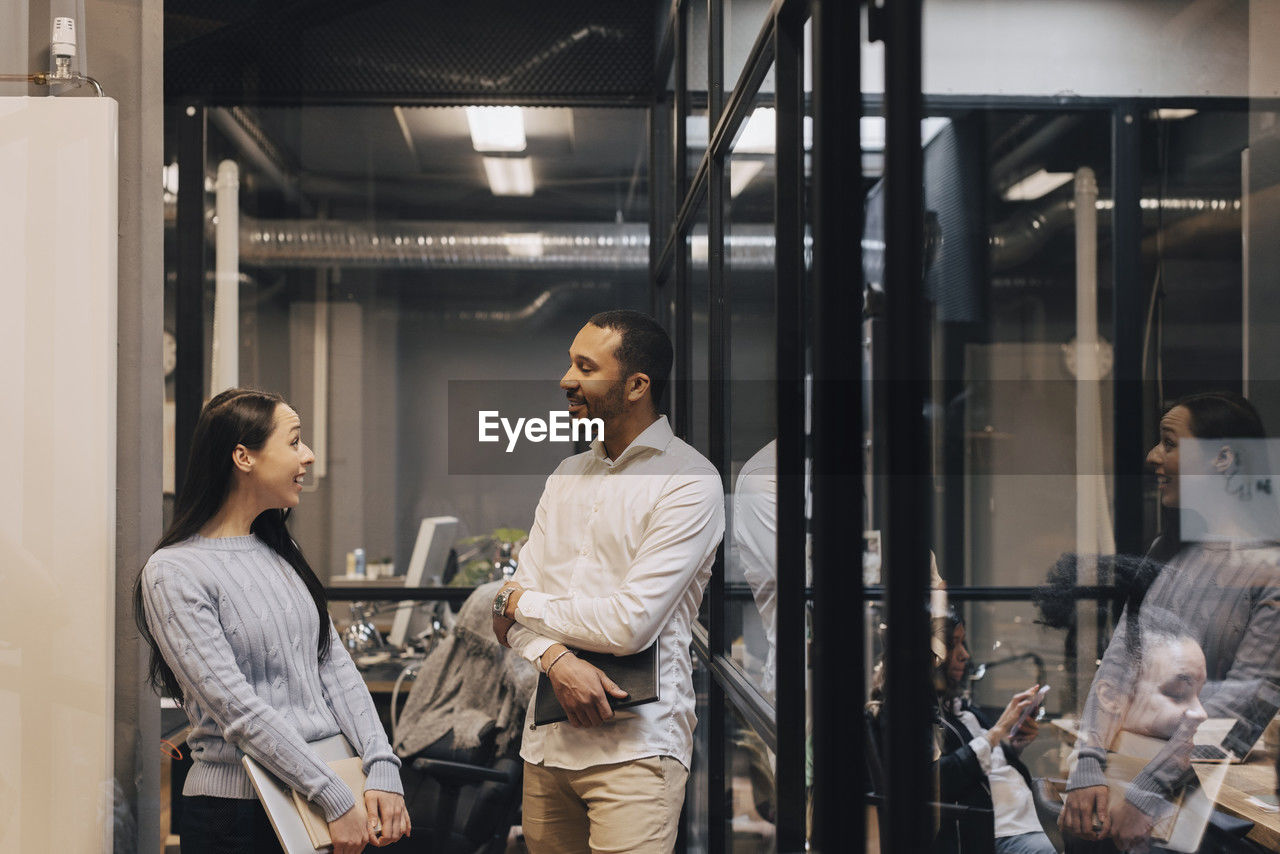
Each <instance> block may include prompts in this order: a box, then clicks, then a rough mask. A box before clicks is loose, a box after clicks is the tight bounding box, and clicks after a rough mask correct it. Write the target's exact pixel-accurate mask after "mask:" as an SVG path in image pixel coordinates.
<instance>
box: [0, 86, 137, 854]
mask: <svg viewBox="0 0 1280 854" xmlns="http://www.w3.org/2000/svg"><path fill="white" fill-rule="evenodd" d="M116 146H117V105H116V102H115V101H114V100H111V99H109V98H0V450H2V451H3V455H4V456H3V461H2V462H0V465H2V466H3V469H4V473H3V475H0V850H3V851H76V852H93V851H107V850H110V835H111V808H112V743H113V731H112V724H113V721H112V709H113V691H114V648H115V644H114V633H115V622H114V621H115V605H114V599H115V536H116V531H115V519H116V512H115V508H116V495H115V491H116V469H115V466H116V316H117V312H116V251H117V240H118V230H117V207H116V201H117V197H116V193H117V178H116V175H117V150H116Z"/></svg>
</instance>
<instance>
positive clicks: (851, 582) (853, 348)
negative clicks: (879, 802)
mask: <svg viewBox="0 0 1280 854" xmlns="http://www.w3.org/2000/svg"><path fill="white" fill-rule="evenodd" d="M859 23H860V22H859V18H858V4H856V3H849V2H846V0H814V2H813V52H814V56H813V161H812V162H813V176H812V182H811V186H812V190H811V193H812V204H813V278H812V283H811V290H812V299H813V319H814V330H813V518H812V520H811V522H810V524H811V527H812V531H811V534H812V540H813V611H814V613H813V653H812V656H813V661H812V667H813V674H814V679H813V700H812V704H811V705H812V709H813V797H814V806H813V837H814V838H813V840H812V841H813V850H814V851H819V852H830V854H834V852H837V851H840V852H846V851H862V850H863V848H864V840H865V839H866V827H865V820H864V819H865V810H864V808H863V804H862V793H864V792H866V791H867V790H868V786H867V782H866V780H865V779H864V778H865V776H866V775H865V769H866V767H867V765H866V758H865V756H864V755H863V750H864V747H865V745H864V743H863V739H862V727H860V726H858V725H857V723H858V721H857V720H856V717H857V715H856V710H857V709H859V708H861V706H862V700H863V683H864V681H865V675H864V673H863V663H862V662H863V656H864V650H863V637H864V635H863V632H862V625H861V624H862V619H861V617H862V613H863V611H864V606H863V605H862V574H861V572H859V571H857V569H856V566H857V564H856V563H855V564H854V565H855V569H854V571H850V557H851V555H850V548H849V543H850V526H851V525H855V524H860V521H859V520H861V519H862V515H863V510H862V470H861V469H862V454H861V446H862V442H861V429H860V426H859V425H861V424H862V405H861V404H862V385H861V365H860V362H859V360H860V356H861V353H862V348H861V347H860V346H858V345H857V329H858V328H859V327H858V325H857V324H856V322H855V318H857V317H858V316H859V315H861V313H862V299H861V297H862V288H861V283H862V276H861V270H862V250H861V243H860V242H859V241H855V240H852V239H851V235H860V234H862V206H861V205H859V204H850V200H851V199H859V198H861V186H860V185H861V179H862V168H861V158H860V157H858V156H856V154H857V152H858V151H859V144H860V143H859V134H858V121H857V117H858V116H859V114H860V110H861V100H862V99H861V97H860V95H859V92H860V89H861V86H860V79H861V78H860V60H859V48H858V45H859V44H860V43H861V42H860V32H859ZM851 334H852V335H853V336H854V337H853V343H852V344H851V341H850V338H851ZM854 530H855V531H856V530H857V528H855V529H854ZM854 551H855V552H856V549H855V550H854Z"/></svg>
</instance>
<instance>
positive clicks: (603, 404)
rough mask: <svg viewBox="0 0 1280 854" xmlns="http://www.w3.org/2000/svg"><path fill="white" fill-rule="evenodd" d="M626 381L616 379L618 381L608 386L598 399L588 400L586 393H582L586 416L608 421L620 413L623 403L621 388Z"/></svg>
mask: <svg viewBox="0 0 1280 854" xmlns="http://www.w3.org/2000/svg"><path fill="white" fill-rule="evenodd" d="M626 382H627V381H626V380H618V382H616V383H615V384H613V385H612V386H610V387H609V390H608V391H607V392H605V394H604V396H603V397H601V398H599V399H598V401H595V400H589V399H587V397H586V395H583V400H584V401H585V402H586V404H587V406H586V409H587V413H586V417H587V418H599V419H600V420H601V421H609V420H611V419H614V418H617V417H618V416H620V415H622V409H623V403H624V401H623V393H622V389H623V386H625V385H626Z"/></svg>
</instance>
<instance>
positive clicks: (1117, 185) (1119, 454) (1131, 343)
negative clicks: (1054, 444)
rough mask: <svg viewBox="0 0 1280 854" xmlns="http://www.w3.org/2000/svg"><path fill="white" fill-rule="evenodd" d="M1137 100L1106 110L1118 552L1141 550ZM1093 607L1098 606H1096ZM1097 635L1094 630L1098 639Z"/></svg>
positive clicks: (1143, 296) (1143, 290)
mask: <svg viewBox="0 0 1280 854" xmlns="http://www.w3.org/2000/svg"><path fill="white" fill-rule="evenodd" d="M1139 116H1140V113H1139V112H1138V109H1137V104H1134V103H1133V102H1124V103H1121V104H1119V105H1118V106H1117V107H1116V109H1115V110H1114V111H1113V112H1112V116H1111V195H1112V199H1113V201H1114V205H1115V207H1114V208H1113V209H1112V212H1111V238H1112V239H1111V264H1112V285H1111V308H1112V318H1113V324H1114V327H1115V328H1114V330H1113V333H1112V337H1113V339H1114V341H1115V344H1114V348H1113V349H1114V355H1115V361H1114V363H1113V364H1114V367H1113V368H1112V370H1113V374H1112V376H1114V377H1115V382H1114V384H1113V394H1114V401H1113V405H1114V407H1115V410H1114V411H1115V422H1114V424H1115V427H1114V435H1113V442H1114V445H1113V448H1112V450H1113V454H1114V457H1113V459H1114V469H1115V508H1116V515H1115V525H1116V528H1115V536H1116V551H1118V552H1119V553H1120V554H1141V553H1142V549H1143V547H1144V540H1145V536H1144V532H1143V530H1142V477H1143V457H1144V454H1143V447H1144V445H1145V441H1144V440H1145V437H1144V435H1143V431H1144V424H1143V412H1144V402H1145V400H1146V395H1145V393H1144V389H1143V383H1142V380H1143V377H1142V338H1143V328H1142V327H1143V323H1144V321H1145V319H1146V308H1147V298H1148V296H1149V292H1148V291H1147V287H1148V286H1149V283H1148V282H1147V281H1146V277H1145V276H1143V274H1142V207H1141V202H1142V151H1141V145H1142V132H1141V127H1140V120H1139ZM1101 610H1102V609H1101V608H1099V612H1101ZM1102 637H1103V635H1099V642H1101V638H1102Z"/></svg>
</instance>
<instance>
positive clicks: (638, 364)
mask: <svg viewBox="0 0 1280 854" xmlns="http://www.w3.org/2000/svg"><path fill="white" fill-rule="evenodd" d="M587 322H588V323H590V324H591V325H592V326H598V327H600V328H601V329H612V330H614V331H616V332H617V333H618V334H619V335H621V336H622V341H621V342H619V344H618V348H617V350H615V351H614V354H613V355H614V358H616V359H617V360H618V364H619V365H621V366H622V376H623V378H626V377H629V376H631V375H632V374H635V373H641V374H644V375H645V376H647V377H648V378H649V397H650V399H651V400H652V401H653V408H654V409H655V410H658V411H662V409H663V408H665V407H663V398H662V396H663V394H664V393H665V392H666V390H667V377H668V376H670V374H671V361H672V349H671V338H669V337H668V336H667V332H666V330H665V329H663V328H662V326H660V325H659V324H658V321H656V320H654V319H653V318H652V317H650V316H649V315H647V314H643V313H641V312H639V311H630V310H626V309H616V310H614V311H602V312H600V313H599V314H597V315H595V316H594V317H592V318H591V319H590V320H589V321H587Z"/></svg>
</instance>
